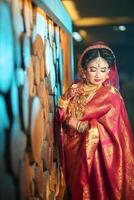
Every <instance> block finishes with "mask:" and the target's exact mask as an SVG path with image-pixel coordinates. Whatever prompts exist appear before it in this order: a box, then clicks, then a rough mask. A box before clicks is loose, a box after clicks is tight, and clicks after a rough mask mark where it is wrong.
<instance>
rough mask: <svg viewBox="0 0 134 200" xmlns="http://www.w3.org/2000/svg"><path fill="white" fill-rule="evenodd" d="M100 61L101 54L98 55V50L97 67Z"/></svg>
mask: <svg viewBox="0 0 134 200" xmlns="http://www.w3.org/2000/svg"><path fill="white" fill-rule="evenodd" d="M100 63H101V56H100V52H99V51H98V57H97V65H98V67H100Z"/></svg>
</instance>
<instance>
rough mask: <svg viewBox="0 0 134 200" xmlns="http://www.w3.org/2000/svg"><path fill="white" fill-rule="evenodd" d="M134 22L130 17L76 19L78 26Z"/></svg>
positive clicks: (75, 22)
mask: <svg viewBox="0 0 134 200" xmlns="http://www.w3.org/2000/svg"><path fill="white" fill-rule="evenodd" d="M124 23H134V18H130V17H87V18H81V19H78V20H75V21H74V24H75V25H76V26H99V25H100V26H101V25H110V24H124Z"/></svg>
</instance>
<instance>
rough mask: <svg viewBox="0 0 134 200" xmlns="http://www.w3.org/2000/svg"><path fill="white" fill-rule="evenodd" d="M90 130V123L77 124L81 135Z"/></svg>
mask: <svg viewBox="0 0 134 200" xmlns="http://www.w3.org/2000/svg"><path fill="white" fill-rule="evenodd" d="M87 129H88V122H81V121H80V123H79V122H78V124H77V131H78V132H79V133H84V132H85V131H86V130H87Z"/></svg>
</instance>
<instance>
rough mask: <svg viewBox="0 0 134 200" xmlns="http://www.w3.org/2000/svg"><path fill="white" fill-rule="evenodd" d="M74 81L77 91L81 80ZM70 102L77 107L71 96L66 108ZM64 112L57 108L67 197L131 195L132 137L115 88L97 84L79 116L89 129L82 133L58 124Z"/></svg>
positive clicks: (100, 199)
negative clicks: (97, 86) (93, 93)
mask: <svg viewBox="0 0 134 200" xmlns="http://www.w3.org/2000/svg"><path fill="white" fill-rule="evenodd" d="M75 85H77V87H76V88H77V95H79V94H80V92H81V83H77V84H75ZM69 90H70V89H69ZM69 90H68V91H69ZM75 95H76V94H75ZM79 96H80V95H79ZM71 102H73V104H71ZM72 105H74V108H75V109H77V104H76V106H75V100H74V96H73V97H72V98H71V99H70V101H69V104H68V108H69V106H72ZM64 114H65V113H64V112H63V110H62V109H60V108H59V110H58V123H59V124H60V125H61V128H60V130H59V131H60V134H59V132H58V141H60V142H59V149H60V154H61V164H62V167H63V172H64V177H65V181H66V186H67V189H68V191H69V194H70V199H71V200H132V199H134V145H133V137H132V132H131V128H130V126H129V121H128V117H127V113H126V110H125V106H124V102H123V99H122V97H121V96H120V94H119V93H118V91H117V90H116V89H115V88H114V87H112V86H101V87H100V88H99V89H98V90H97V92H96V93H95V95H94V96H93V97H92V98H91V99H90V100H89V101H88V102H87V103H86V105H85V106H84V107H83V115H82V116H81V117H80V118H79V119H80V120H81V121H88V122H89V129H88V131H86V132H85V133H84V134H80V133H77V131H75V130H71V128H67V129H66V131H65V129H63V128H62V125H63V116H64Z"/></svg>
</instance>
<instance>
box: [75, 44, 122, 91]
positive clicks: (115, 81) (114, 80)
mask: <svg viewBox="0 0 134 200" xmlns="http://www.w3.org/2000/svg"><path fill="white" fill-rule="evenodd" d="M92 49H108V50H110V51H111V53H112V54H113V57H114V59H115V55H114V53H113V51H112V49H111V48H110V47H108V46H107V45H106V44H105V43H104V42H101V41H99V42H95V43H93V44H92V45H90V46H89V47H87V48H86V49H85V50H84V52H83V53H82V54H81V56H80V58H79V61H78V70H79V75H80V79H82V77H83V68H82V65H81V62H82V59H83V56H84V55H85V53H87V52H88V51H90V50H92ZM108 76H109V78H108V79H107V80H106V81H105V82H104V83H103V84H104V85H111V86H114V87H115V88H116V89H118V90H119V76H118V71H117V66H116V59H115V62H114V65H113V66H112V67H111V68H110V71H109V74H108Z"/></svg>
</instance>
